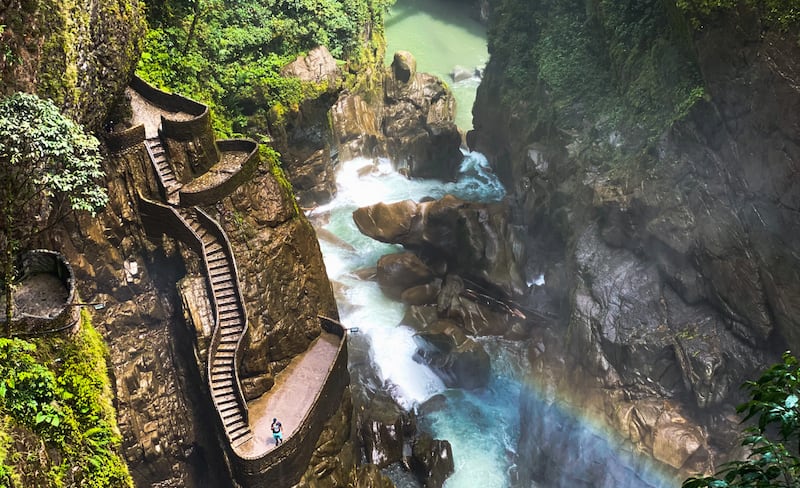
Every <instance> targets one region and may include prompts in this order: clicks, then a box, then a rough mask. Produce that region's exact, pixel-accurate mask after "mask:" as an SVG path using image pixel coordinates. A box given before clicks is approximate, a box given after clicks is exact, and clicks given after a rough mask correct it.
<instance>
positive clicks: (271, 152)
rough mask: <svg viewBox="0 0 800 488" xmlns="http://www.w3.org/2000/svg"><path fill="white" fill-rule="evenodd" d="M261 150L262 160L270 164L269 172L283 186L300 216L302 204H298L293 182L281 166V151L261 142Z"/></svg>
mask: <svg viewBox="0 0 800 488" xmlns="http://www.w3.org/2000/svg"><path fill="white" fill-rule="evenodd" d="M259 150H260V155H261V161H263V162H266V163H267V164H268V165H269V172H270V173H271V174H272V176H274V177H275V179H276V180H277V181H278V184H279V185H280V186H281V188H283V191H284V195H285V198H286V199H287V201H288V202H289V204H290V205H291V206H292V208H294V215H295V216H299V215H300V213H301V212H300V206H299V205H298V204H297V198H295V195H294V189H293V188H292V184H291V183H289V179H288V178H287V177H286V173H284V172H283V168H282V167H281V159H280V158H281V155H280V153H279V152H278V151H276V150H275V149H274V148H272V147H271V146H267V145H266V144H261V145H260V146H259Z"/></svg>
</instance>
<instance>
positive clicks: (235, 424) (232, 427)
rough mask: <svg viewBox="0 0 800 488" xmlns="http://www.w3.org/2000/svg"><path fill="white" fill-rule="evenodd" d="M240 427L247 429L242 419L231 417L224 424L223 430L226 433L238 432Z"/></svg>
mask: <svg viewBox="0 0 800 488" xmlns="http://www.w3.org/2000/svg"><path fill="white" fill-rule="evenodd" d="M223 422H225V421H223ZM242 427H247V424H245V423H244V419H243V418H238V419H237V418H236V417H232V418H230V419H228V420H227V423H225V429H226V430H227V431H228V432H233V431H238V430H240V429H241V428H242Z"/></svg>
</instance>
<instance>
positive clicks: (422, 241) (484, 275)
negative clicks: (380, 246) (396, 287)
mask: <svg viewBox="0 0 800 488" xmlns="http://www.w3.org/2000/svg"><path fill="white" fill-rule="evenodd" d="M353 220H354V221H355V223H356V226H357V227H358V228H359V230H360V231H361V232H362V233H363V234H365V235H368V236H370V237H372V238H373V239H377V240H379V241H382V242H388V243H393V244H402V245H403V246H405V247H407V248H410V249H415V250H419V251H421V252H424V253H426V254H428V255H432V256H437V257H441V259H443V260H445V261H446V262H447V264H448V266H447V267H448V270H449V271H451V272H454V273H457V274H460V275H462V276H464V277H466V278H469V279H471V280H474V281H478V282H480V283H483V284H487V285H489V286H491V287H496V288H497V289H499V290H502V291H503V292H504V293H506V294H509V295H514V294H516V295H520V294H522V293H524V291H525V290H526V289H527V286H526V284H525V283H524V281H523V279H522V273H521V263H523V262H524V257H525V256H524V254H525V253H524V245H523V244H522V241H521V240H520V238H519V237H518V235H517V232H516V230H515V228H514V227H513V226H512V225H511V222H510V215H509V209H508V206H507V204H504V203H471V202H465V201H463V200H459V199H458V198H456V197H454V196H452V195H446V196H444V197H443V198H441V199H440V200H433V201H427V202H423V203H414V202H412V201H410V200H406V201H403V202H398V203H393V204H384V203H379V204H376V205H372V206H370V207H364V208H360V209H358V210H356V211H355V212H353Z"/></svg>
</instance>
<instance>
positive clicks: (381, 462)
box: [359, 394, 411, 468]
mask: <svg viewBox="0 0 800 488" xmlns="http://www.w3.org/2000/svg"><path fill="white" fill-rule="evenodd" d="M359 417H360V418H359V425H360V432H359V436H360V438H361V442H362V444H363V445H364V454H365V456H366V459H367V462H369V463H372V464H375V465H376V466H378V467H379V468H384V467H386V466H389V465H390V464H393V463H396V462H400V461H401V460H402V459H403V445H404V444H405V443H406V438H407V432H408V430H409V425H411V421H410V419H409V417H408V415H407V414H406V413H405V411H403V409H402V408H401V407H400V406H399V405H398V404H397V403H396V402H395V401H394V400H393V399H392V398H391V397H389V396H388V395H386V394H377V395H375V396H374V397H373V398H372V399H371V400H370V402H369V404H368V405H367V406H366V407H365V409H364V411H363V412H361V413H360V414H359Z"/></svg>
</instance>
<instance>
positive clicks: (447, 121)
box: [382, 51, 462, 180]
mask: <svg viewBox="0 0 800 488" xmlns="http://www.w3.org/2000/svg"><path fill="white" fill-rule="evenodd" d="M454 117H455V99H454V98H453V95H452V93H451V92H450V90H448V88H447V86H446V85H445V84H444V83H443V82H442V81H441V80H439V79H438V78H436V77H434V76H431V75H428V74H425V73H417V72H416V60H415V59H414V57H413V56H412V55H411V53H408V52H406V51H398V52H397V53H395V55H394V59H393V61H392V65H391V66H390V67H389V69H388V70H387V74H386V76H385V78H384V116H383V121H382V127H383V133H384V135H385V136H386V141H387V150H388V153H389V155H390V156H391V157H392V160H393V161H395V162H396V163H397V164H398V165H400V166H408V168H409V170H410V175H411V176H414V177H419V178H440V179H445V180H451V179H453V178H454V177H455V174H456V171H457V169H458V165H459V164H460V163H461V159H462V155H461V151H460V150H459V146H460V144H461V135H460V134H459V133H458V127H456V125H455V123H453V120H454Z"/></svg>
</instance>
